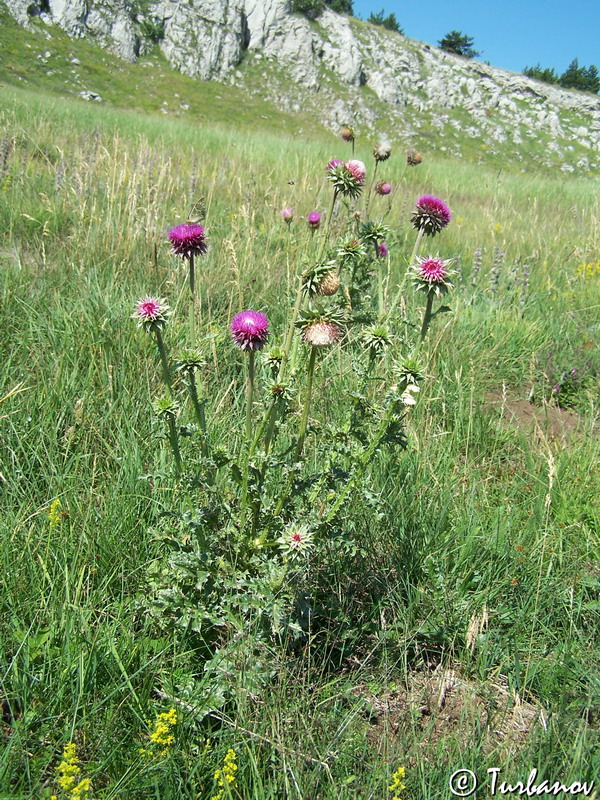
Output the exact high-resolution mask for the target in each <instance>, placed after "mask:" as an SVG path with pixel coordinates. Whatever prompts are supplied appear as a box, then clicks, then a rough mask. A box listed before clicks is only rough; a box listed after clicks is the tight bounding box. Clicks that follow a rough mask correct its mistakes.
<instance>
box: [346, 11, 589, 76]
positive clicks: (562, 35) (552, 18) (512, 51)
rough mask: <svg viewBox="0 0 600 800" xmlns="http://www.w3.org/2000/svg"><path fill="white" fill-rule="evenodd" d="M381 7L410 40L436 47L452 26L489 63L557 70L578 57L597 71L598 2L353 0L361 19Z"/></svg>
mask: <svg viewBox="0 0 600 800" xmlns="http://www.w3.org/2000/svg"><path fill="white" fill-rule="evenodd" d="M382 7H383V8H384V9H385V11H386V13H390V12H391V11H393V12H394V14H395V15H396V18H397V20H398V22H399V23H400V25H401V26H402V27H403V28H404V32H405V34H406V35H407V36H410V38H411V39H418V40H420V41H423V42H429V43H430V44H434V45H435V44H437V42H438V40H439V39H441V38H442V37H443V36H444V34H446V33H448V31H450V30H453V29H456V30H459V31H462V33H466V34H467V35H468V36H472V37H473V39H474V40H475V49H476V50H480V51H482V54H481V56H480V57H479V58H480V60H481V61H489V62H490V64H492V66H494V67H501V68H502V69H508V70H511V71H512V72H521V71H522V69H523V67H524V66H526V65H528V66H533V65H534V64H537V63H538V62H539V63H540V64H541V65H542V66H543V67H554V69H556V70H557V71H558V72H559V73H560V72H564V70H565V69H566V67H567V66H568V65H569V64H570V63H571V61H572V60H573V59H574V58H578V59H579V66H586V67H588V66H590V64H595V65H596V66H597V67H598V68H599V69H600V0H570V1H569V0H521V1H520V2H519V1H518V0H495V2H492V0H426V2H415V0H412V2H410V0H354V13H355V14H356V15H357V16H360V17H363V19H366V18H367V17H368V16H369V14H370V13H371V12H372V11H374V12H375V13H377V12H379V11H381V9H382Z"/></svg>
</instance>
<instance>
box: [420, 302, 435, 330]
mask: <svg viewBox="0 0 600 800" xmlns="http://www.w3.org/2000/svg"><path fill="white" fill-rule="evenodd" d="M434 294H435V293H434V292H429V294H428V295H427V305H426V306H425V314H424V316H423V324H422V325H421V341H423V339H424V338H425V337H426V336H427V331H428V329H429V324H430V322H431V309H432V308H433V296H434Z"/></svg>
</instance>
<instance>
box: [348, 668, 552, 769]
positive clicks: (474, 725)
mask: <svg viewBox="0 0 600 800" xmlns="http://www.w3.org/2000/svg"><path fill="white" fill-rule="evenodd" d="M355 693H356V694H357V695H359V696H361V697H362V698H363V699H364V700H365V704H366V715H367V717H368V720H369V722H370V725H371V727H370V730H369V732H368V737H369V739H370V740H371V742H372V743H373V744H374V745H375V746H380V745H382V744H383V743H384V742H385V741H386V740H389V738H390V737H394V736H398V737H400V736H401V734H406V733H408V732H410V733H411V734H412V735H413V736H415V737H416V738H417V740H418V742H419V744H420V745H421V746H422V747H423V748H424V749H429V748H431V747H435V746H436V745H437V743H439V742H441V741H442V740H444V739H449V738H450V739H453V740H455V741H456V742H458V743H460V744H461V745H462V746H468V745H469V743H473V746H475V747H481V748H482V749H483V751H484V752H485V753H486V754H489V753H491V752H493V751H495V752H498V751H501V752H502V754H503V755H504V756H505V757H506V756H507V755H508V756H510V754H512V753H515V752H516V751H517V750H519V749H520V748H521V747H522V746H523V744H524V743H525V741H526V740H527V738H528V736H529V734H530V733H531V731H532V730H533V729H534V728H535V726H537V725H542V726H543V727H545V726H546V718H545V714H544V711H543V709H541V708H540V707H536V706H534V705H532V704H531V703H529V702H526V701H524V700H523V699H521V698H520V697H519V696H518V695H517V694H515V693H513V692H511V691H510V690H509V689H508V687H507V686H506V685H504V684H503V682H502V681H501V680H500V681H498V682H494V681H488V682H485V683H483V684H477V683H475V682H474V681H470V680H467V679H465V678H463V677H462V676H461V675H460V673H459V672H458V671H457V670H455V669H447V668H441V667H437V668H436V669H435V670H434V671H433V672H415V673H413V674H411V675H410V676H409V678H408V680H407V682H406V685H405V686H404V687H402V688H395V689H393V690H391V691H385V692H383V693H381V694H377V695H376V694H373V693H372V692H370V691H369V690H367V689H365V688H364V687H360V688H358V689H356V690H355Z"/></svg>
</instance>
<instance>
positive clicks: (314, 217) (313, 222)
mask: <svg viewBox="0 0 600 800" xmlns="http://www.w3.org/2000/svg"><path fill="white" fill-rule="evenodd" d="M307 219H308V224H309V225H310V227H311V228H313V230H316V229H317V228H318V227H319V225H320V224H321V215H320V214H319V212H318V211H311V212H310V214H309V215H308V217H307Z"/></svg>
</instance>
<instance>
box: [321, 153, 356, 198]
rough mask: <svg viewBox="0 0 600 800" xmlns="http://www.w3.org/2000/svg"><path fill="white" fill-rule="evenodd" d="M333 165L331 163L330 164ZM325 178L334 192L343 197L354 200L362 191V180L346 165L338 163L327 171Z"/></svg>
mask: <svg viewBox="0 0 600 800" xmlns="http://www.w3.org/2000/svg"><path fill="white" fill-rule="evenodd" d="M330 164H333V162H330ZM327 172H328V174H327V178H328V180H329V181H331V183H332V184H333V185H334V187H335V190H336V191H337V192H339V193H340V194H342V195H344V197H350V198H352V199H356V198H357V197H358V196H359V195H360V193H361V192H362V190H363V183H364V178H362V179H359V178H357V177H356V175H355V174H354V173H353V172H351V171H350V170H349V169H348V167H347V164H344V163H343V162H339V163H337V164H335V166H331V168H330V169H329V168H328V170H327Z"/></svg>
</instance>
